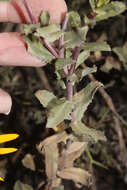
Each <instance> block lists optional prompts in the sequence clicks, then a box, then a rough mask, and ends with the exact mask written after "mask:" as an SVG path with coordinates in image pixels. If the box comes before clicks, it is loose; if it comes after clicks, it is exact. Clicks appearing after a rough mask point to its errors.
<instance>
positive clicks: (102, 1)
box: [96, 0, 110, 8]
mask: <svg viewBox="0 0 127 190" xmlns="http://www.w3.org/2000/svg"><path fill="white" fill-rule="evenodd" d="M109 2H110V0H98V1H97V3H96V6H97V7H98V8H99V7H102V6H104V5H106V4H108V3H109Z"/></svg>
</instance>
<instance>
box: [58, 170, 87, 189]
mask: <svg viewBox="0 0 127 190" xmlns="http://www.w3.org/2000/svg"><path fill="white" fill-rule="evenodd" d="M57 175H58V176H59V177H61V178H63V179H70V180H73V181H74V182H77V183H81V184H82V185H86V186H89V185H90V183H91V175H90V174H89V173H88V172H87V171H86V170H83V169H81V168H74V167H70V168H65V169H63V170H62V171H59V172H57Z"/></svg>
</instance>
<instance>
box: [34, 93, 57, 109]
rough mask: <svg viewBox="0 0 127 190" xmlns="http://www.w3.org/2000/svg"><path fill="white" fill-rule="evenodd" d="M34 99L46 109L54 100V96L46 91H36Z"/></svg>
mask: <svg viewBox="0 0 127 190" xmlns="http://www.w3.org/2000/svg"><path fill="white" fill-rule="evenodd" d="M35 96H36V98H37V99H38V100H39V101H40V103H41V104H42V105H43V106H44V107H45V108H46V107H47V106H48V105H49V103H50V102H51V101H52V100H56V99H57V98H56V96H55V95H54V94H53V93H52V92H49V91H47V90H38V91H37V92H36V93H35Z"/></svg>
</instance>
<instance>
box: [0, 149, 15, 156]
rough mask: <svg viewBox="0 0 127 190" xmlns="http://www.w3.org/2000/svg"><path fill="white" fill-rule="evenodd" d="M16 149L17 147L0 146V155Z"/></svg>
mask: <svg viewBox="0 0 127 190" xmlns="http://www.w3.org/2000/svg"><path fill="white" fill-rule="evenodd" d="M15 151H17V148H0V155H2V154H9V153H12V152H15Z"/></svg>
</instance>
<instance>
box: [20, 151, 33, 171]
mask: <svg viewBox="0 0 127 190" xmlns="http://www.w3.org/2000/svg"><path fill="white" fill-rule="evenodd" d="M22 164H23V166H25V167H26V168H29V169H31V170H33V171H35V169H36V168H35V163H34V157H33V155H31V154H26V155H25V157H24V158H23V159H22Z"/></svg>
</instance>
